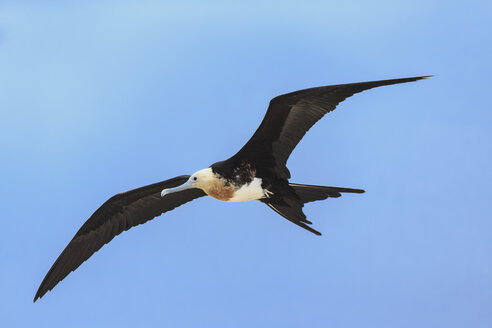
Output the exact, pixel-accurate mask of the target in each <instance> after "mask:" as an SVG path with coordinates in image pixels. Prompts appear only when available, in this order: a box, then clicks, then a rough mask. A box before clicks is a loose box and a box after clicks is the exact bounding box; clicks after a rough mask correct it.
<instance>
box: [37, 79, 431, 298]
mask: <svg viewBox="0 0 492 328" xmlns="http://www.w3.org/2000/svg"><path fill="white" fill-rule="evenodd" d="M427 77H429V76H419V77H410V78H400V79H391V80H380V81H371V82H360V83H350V84H338V85H329V86H324V87H317V88H310V89H304V90H299V91H295V92H292V93H287V94H284V95H280V96H277V97H275V98H273V99H272V100H271V101H270V104H269V106H268V110H267V112H266V114H265V117H264V118H263V121H262V122H261V124H260V126H259V127H258V129H257V130H256V132H255V133H254V134H253V136H252V137H251V139H249V141H248V142H247V143H246V144H245V145H244V146H243V147H242V148H241V150H239V152H238V153H237V154H235V155H234V156H232V157H231V158H229V159H227V160H225V161H221V162H217V163H215V164H212V165H211V166H210V167H208V168H205V169H202V170H199V171H197V172H195V173H193V174H192V175H191V176H189V175H181V176H178V177H175V178H172V179H169V180H165V181H162V182H158V183H155V184H152V185H148V186H145V187H141V188H138V189H134V190H130V191H127V192H123V193H120V194H117V195H115V196H113V197H111V198H110V199H109V200H107V201H106V202H105V203H104V204H103V205H101V207H99V208H98V209H97V210H96V211H95V212H94V214H92V215H91V217H90V218H89V219H88V220H87V221H86V222H85V223H84V224H83V225H82V227H81V228H80V229H79V231H77V233H76V234H75V236H74V237H73V239H72V240H71V241H70V243H68V245H67V247H65V249H64V250H63V252H62V253H61V254H60V256H59V257H58V258H57V260H56V261H55V263H54V264H53V266H52V267H51V269H50V270H49V271H48V273H47V274H46V277H45V278H44V279H43V281H42V282H41V285H40V286H39V289H38V291H37V293H36V295H35V297H34V302H35V301H36V300H37V299H38V298H40V297H42V296H43V295H44V294H46V293H47V292H48V291H49V290H51V289H53V288H54V287H55V286H56V285H57V284H58V283H59V282H60V281H61V280H63V279H64V278H65V277H66V276H67V275H68V274H69V273H70V272H72V271H74V270H75V269H77V268H78V267H79V266H80V265H81V264H82V263H83V262H84V261H86V260H87V259H88V258H89V257H91V256H92V254H94V253H95V252H96V251H98V250H99V249H100V248H101V247H102V246H104V245H105V244H107V243H109V242H110V241H111V240H112V239H113V238H114V237H115V236H117V235H119V234H120V233H121V232H123V231H126V230H128V229H130V228H132V227H134V226H136V225H139V224H142V223H145V222H147V221H149V220H151V219H153V218H155V217H157V216H159V215H161V214H163V213H165V212H168V211H171V210H173V209H174V208H176V207H178V206H181V205H183V204H185V203H187V202H189V201H192V200H193V199H196V198H199V197H202V196H205V195H208V196H211V197H213V198H216V199H218V200H222V201H226V202H242V201H248V200H257V201H260V202H262V203H264V204H266V205H268V206H269V207H270V208H271V209H273V210H274V211H275V212H277V213H278V214H280V215H281V216H283V217H284V218H286V219H287V220H289V221H291V222H293V223H294V224H297V225H298V226H300V227H302V228H304V229H306V230H308V231H310V232H312V233H314V234H316V235H321V233H320V232H318V231H316V230H314V229H313V228H311V227H310V226H309V224H312V223H311V222H310V221H308V220H307V219H306V215H304V213H303V212H302V208H303V206H304V204H305V203H308V202H312V201H317V200H322V199H326V198H328V197H340V196H341V193H363V192H364V190H362V189H351V188H340V187H326V186H314V185H306V184H296V183H290V182H289V181H288V180H289V179H290V172H289V170H288V169H287V166H286V163H287V159H288V158H289V156H290V154H291V152H292V151H293V150H294V148H295V147H296V146H297V144H298V143H299V141H300V140H301V139H302V137H303V136H304V135H305V134H306V132H307V131H308V130H309V129H310V128H311V127H312V126H313V125H314V124H315V123H316V122H317V121H318V120H320V119H321V118H322V117H323V116H324V115H325V114H326V113H328V112H331V111H332V110H334V109H335V107H336V106H337V105H338V104H339V103H340V102H342V101H343V100H345V99H346V98H348V97H350V96H352V95H354V94H356V93H358V92H362V91H364V90H368V89H372V88H375V87H380V86H385V85H391V84H397V83H405V82H413V81H417V80H421V79H424V78H427Z"/></svg>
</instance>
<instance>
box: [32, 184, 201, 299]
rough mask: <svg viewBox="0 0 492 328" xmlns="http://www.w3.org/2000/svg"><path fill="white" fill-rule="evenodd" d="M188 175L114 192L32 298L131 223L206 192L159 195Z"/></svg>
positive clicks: (142, 221)
mask: <svg viewBox="0 0 492 328" xmlns="http://www.w3.org/2000/svg"><path fill="white" fill-rule="evenodd" d="M188 178H189V176H187V175H181V176H179V177H176V178H172V179H169V180H166V181H162V182H158V183H155V184H152V185H148V186H145V187H141V188H138V189H134V190H130V191H127V192H123V193H121V194H117V195H115V196H113V197H111V198H110V199H109V200H107V201H106V202H105V203H104V204H103V205H102V206H101V207H99V208H98V209H97V210H96V211H95V212H94V214H92V215H91V217H90V218H89V219H88V220H87V221H86V222H85V223H84V224H83V225H82V227H81V228H80V229H79V231H78V232H77V233H76V234H75V236H74V237H73V239H72V240H71V241H70V243H69V244H68V245H67V247H65V249H64V250H63V252H62V253H61V254H60V256H59V257H58V259H57V260H56V261H55V263H54V264H53V266H52V267H51V269H50V270H49V271H48V273H47V274H46V277H44V279H43V281H42V282H41V285H40V286H39V289H38V291H37V293H36V296H34V302H35V301H36V300H37V299H38V298H40V297H43V295H44V294H46V292H48V291H49V290H51V289H53V287H55V286H56V285H57V284H58V283H59V282H60V281H62V280H63V279H64V278H65V277H66V276H67V275H68V274H69V273H70V272H72V271H74V270H75V269H77V268H78V267H79V266H80V265H81V264H82V263H83V262H84V261H86V260H87V259H88V258H89V257H91V256H92V254H94V253H95V252H97V251H98V250H99V249H100V248H101V247H102V246H104V245H105V244H107V243H109V242H110V241H111V240H112V239H113V238H114V237H115V236H117V235H119V234H120V233H122V232H123V231H126V230H128V229H130V228H131V227H134V226H137V225H139V224H142V223H145V222H147V221H149V220H151V219H153V218H155V217H157V216H159V215H161V214H162V213H164V212H167V211H171V210H173V209H174V208H176V207H178V206H180V205H183V204H184V203H187V202H189V201H192V200H193V199H195V198H198V197H202V196H205V193H204V192H203V191H202V190H201V189H196V188H192V189H187V190H183V191H181V192H176V193H172V194H169V195H166V196H164V197H161V196H160V193H161V190H162V189H165V188H172V187H176V186H179V185H181V184H183V183H184V182H186V181H187V180H188Z"/></svg>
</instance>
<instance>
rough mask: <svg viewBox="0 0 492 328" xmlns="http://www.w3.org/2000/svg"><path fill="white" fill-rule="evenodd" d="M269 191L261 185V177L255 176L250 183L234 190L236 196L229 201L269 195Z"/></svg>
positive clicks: (253, 198)
mask: <svg viewBox="0 0 492 328" xmlns="http://www.w3.org/2000/svg"><path fill="white" fill-rule="evenodd" d="M266 194H267V192H266V191H264V190H263V188H262V187H261V179H260V178H254V179H253V181H251V183H250V184H247V185H244V186H242V187H241V188H239V189H237V190H236V191H235V192H234V196H233V197H232V198H230V199H229V200H228V202H245V201H247V200H256V199H260V198H264V197H267V195H266Z"/></svg>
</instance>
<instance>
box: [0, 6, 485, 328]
mask: <svg viewBox="0 0 492 328" xmlns="http://www.w3.org/2000/svg"><path fill="white" fill-rule="evenodd" d="M491 30H492V5H491V3H490V2H489V1H427V0H425V1H420V0H417V1H415V0H411V1H410V0H409V1H394V0H387V1H379V0H376V1H353V0H348V1H299V2H298V3H295V2H286V1H275V2H264V1H257V2H251V1H248V2H241V3H240V4H231V2H229V1H224V2H214V1H212V2H211V1H195V2H193V1H191V2H189V1H184V2H183V1H175V2H171V1H104V0H103V1H70V2H68V1H67V2H62V1H43V2H41V1H2V2H1V4H0V115H1V116H0V151H1V161H0V179H1V183H0V199H1V200H0V202H1V208H2V215H1V223H2V228H1V229H0V259H1V261H0V281H1V282H0V284H1V297H0V325H1V326H2V327H35V326H36V327H136V326H139V327H177V328H178V327H213V328H217V327H378V328H381V327H419V328H422V327H491V326H492V311H491V308H492V294H491V293H492V256H491V254H492V238H491V237H492V236H491V234H492V221H491V219H492V215H491V209H492V206H491V199H492V193H491V183H492V150H491V142H492V110H491V103H492V92H491V91H492V80H491V78H490V77H491V73H492V65H491V63H492V60H491V53H492V46H491V45H492V42H491V41H492V40H491V35H490V32H491ZM428 74H434V75H435V77H433V78H432V79H429V80H425V81H420V82H416V83H410V84H404V85H397V86H389V87H383V88H379V89H375V90H370V91H366V92H364V93H362V94H358V95H356V96H354V97H352V98H350V99H348V100H347V101H345V102H343V103H342V104H341V105H340V106H339V107H338V109H337V110H336V111H335V112H333V113H331V114H329V115H327V116H325V118H324V119H323V120H322V121H320V122H319V123H318V124H317V125H316V126H315V127H314V128H313V129H312V130H311V131H310V132H309V133H308V134H307V135H306V137H305V138H304V139H303V140H302V142H301V143H300V145H299V146H298V147H297V148H296V150H295V151H294V152H293V154H292V157H291V159H290V160H289V162H288V165H289V167H290V170H291V172H292V180H291V181H293V182H298V183H309V184H321V185H333V186H340V187H354V188H363V189H365V190H366V191H367V192H366V193H365V194H363V195H345V196H343V197H341V198H339V199H331V200H326V201H323V202H316V203H311V204H308V205H307V206H306V207H305V213H306V214H307V216H308V218H309V219H310V220H311V221H313V222H314V228H315V229H317V230H320V231H321V232H322V233H323V236H322V237H317V236H315V235H313V234H310V233H309V232H306V231H305V230H303V229H301V228H299V227H297V226H295V225H293V224H292V223H290V222H288V221H286V220H284V219H283V218H281V217H280V216H278V215H277V214H276V213H274V212H273V211H272V210H270V209H269V208H267V207H266V206H264V205H262V204H259V203H257V202H246V203H233V204H229V203H223V202H219V201H216V200H213V199H205V198H203V199H199V200H196V201H194V202H192V203H190V204H187V205H185V206H182V207H180V208H178V209H176V210H175V211H172V212H170V213H167V214H165V215H163V216H161V217H159V218H157V219H154V220H153V221H151V222H149V223H147V224H145V225H142V226H138V227H136V228H134V229H131V230H130V231H128V232H125V233H123V234H122V235H120V236H119V237H117V238H115V239H114V240H113V241H112V242H111V243H110V244H109V245H106V246H105V247H104V248H103V249H102V250H101V251H99V252H98V253H96V254H95V255H94V256H93V257H92V258H90V259H89V261H87V262H86V263H84V264H83V265H82V266H81V267H80V268H79V269H78V270H77V271H76V272H74V273H72V274H70V275H69V276H68V277H67V278H66V279H65V280H64V281H62V283H60V284H59V285H58V286H57V287H56V288H55V289H54V290H53V291H52V292H50V293H48V294H47V295H45V297H44V298H42V299H41V300H40V301H38V302H36V303H35V304H33V303H32V299H33V297H34V294H35V292H36V289H37V288H38V286H39V283H40V282H41V280H42V278H43V277H44V275H45V274H46V272H47V271H48V269H49V268H50V266H51V265H52V264H53V262H54V260H55V259H56V257H57V256H58V255H59V253H60V252H61V251H62V249H63V248H64V247H65V246H66V244H67V243H68V242H69V241H70V239H71V238H72V236H73V235H74V234H75V232H76V231H77V230H78V229H79V227H80V226H81V225H82V223H83V222H84V221H85V220H86V219H87V218H88V217H89V216H90V215H91V213H92V212H93V211H94V210H95V209H96V208H97V207H99V206H100V205H101V204H102V203H103V202H104V201H105V200H106V199H108V198H109V197H111V196H112V195H114V194H116V193H118V192H121V191H125V190H128V189H133V188H136V187H139V186H143V185H146V184H150V183H153V182H157V181H161V180H165V179H168V178H171V177H174V176H176V175H181V174H190V173H193V172H194V171H196V170H198V169H201V168H204V167H207V166H208V165H210V164H212V163H214V162H216V161H219V160H222V159H226V158H228V157H229V156H231V155H232V154H234V153H235V152H236V151H237V150H238V149H239V148H240V147H241V146H242V145H243V144H244V142H246V140H247V139H248V138H249V137H250V136H251V134H252V133H253V131H254V130H255V129H256V127H257V126H258V124H259V122H260V121H261V119H262V118H263V115H264V113H265V110H266V107H267V105H268V101H269V100H270V99H271V98H272V97H274V96H276V95H279V94H282V93H286V92H291V91H295V90H298V89H303V88H308V87H314V86H321V85H328V84H337V83H349V82H358V81H367V80H376V79H385V78H397V77H408V76H415V75H428Z"/></svg>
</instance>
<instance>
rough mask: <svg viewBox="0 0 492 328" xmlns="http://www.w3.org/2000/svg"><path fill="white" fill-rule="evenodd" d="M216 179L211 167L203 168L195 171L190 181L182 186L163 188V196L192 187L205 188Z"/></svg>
mask: <svg viewBox="0 0 492 328" xmlns="http://www.w3.org/2000/svg"><path fill="white" fill-rule="evenodd" d="M215 179H216V178H215V174H214V173H213V172H212V169H211V168H209V167H208V168H206V169H201V170H198V171H196V172H195V173H193V174H192V175H191V176H190V178H189V179H188V181H186V182H185V183H183V184H182V185H181V186H177V187H174V188H169V189H164V190H162V192H161V197H164V196H165V195H167V194H171V193H174V192H178V191H182V190H186V189H190V188H199V189H202V190H205V189H206V187H207V185H209V184H210V183H211V182H212V181H214V180H215Z"/></svg>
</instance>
